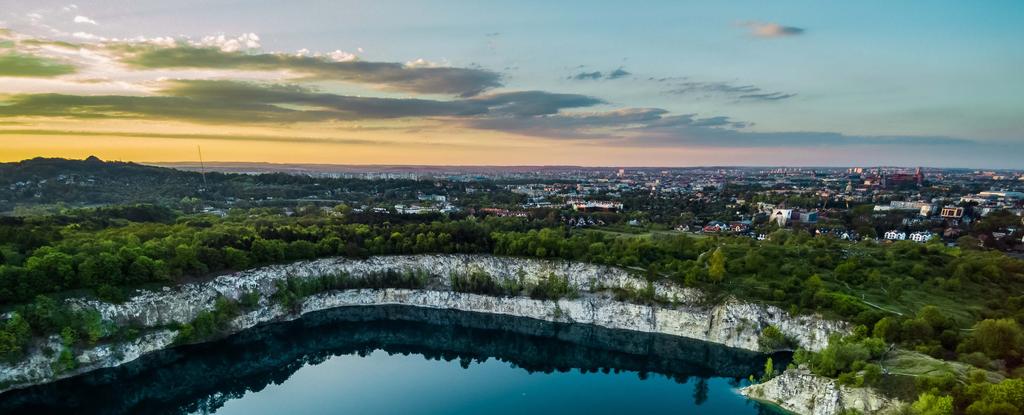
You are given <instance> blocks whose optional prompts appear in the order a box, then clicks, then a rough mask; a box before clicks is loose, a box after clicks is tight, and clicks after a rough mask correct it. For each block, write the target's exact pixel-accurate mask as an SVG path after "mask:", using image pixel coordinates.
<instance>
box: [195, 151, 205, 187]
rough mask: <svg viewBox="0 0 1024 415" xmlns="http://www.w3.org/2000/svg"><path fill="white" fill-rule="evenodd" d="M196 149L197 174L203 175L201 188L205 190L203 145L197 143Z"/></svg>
mask: <svg viewBox="0 0 1024 415" xmlns="http://www.w3.org/2000/svg"><path fill="white" fill-rule="evenodd" d="M196 149H198V150H199V174H202V175H203V190H206V165H205V164H203V147H202V146H199V145H197V146H196Z"/></svg>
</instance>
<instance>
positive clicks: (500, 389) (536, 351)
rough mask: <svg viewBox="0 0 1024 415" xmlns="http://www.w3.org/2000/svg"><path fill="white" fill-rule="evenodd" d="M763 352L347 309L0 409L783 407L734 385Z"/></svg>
mask: <svg viewBox="0 0 1024 415" xmlns="http://www.w3.org/2000/svg"><path fill="white" fill-rule="evenodd" d="M774 358H775V362H776V363H775V364H776V367H778V365H785V356H775V357H774ZM766 359H767V356H765V355H761V354H757V353H752V352H748V351H743V350H739V349H731V348H727V347H724V346H720V345H716V344H712V343H706V342H700V341H695V340H688V339H683V338H678V337H672V336H664V335H653V334H645V333H638V332H630V331H623V330H609V329H603V328H598V327H595V326H590V325H580V324H566V323H549V322H541V321H538V320H532V319H526V318H516V317H508V316H497V315H489V314H478V313H468V312H457V311H448V310H436V309H425V308H414V307H405V306H373V307H344V308H339V309H334V310H328V311H323V312H318V313H313V314H308V315H306V316H304V317H303V318H301V319H298V320H294V321H290V322H282V323H274V324H268V325H264V326H260V327H257V328H254V329H250V330H248V331H245V332H242V333H239V334H237V335H234V336H231V337H228V338H225V339H223V340H219V341H216V342H212V343H206V344H199V345H192V346H185V347H178V348H174V349H170V350H165V351H161V352H157V353H153V354H150V355H147V356H145V357H143V358H141V359H138V360H136V361H134V362H131V363H129V364H126V365H123V366H121V367H117V368H111V369H103V370H98V371H94V372H90V373H87V374H85V375H81V376H77V377H74V378H69V379H65V380H61V381H58V382H54V383H50V384H46V385H40V386H36V387H32V388H27V389H21V390H14V391H10V392H7V393H5V394H3V395H0V413H4V414H15V413H33V414H39V413H75V414H93V413H96V414H100V413H102V414H142V413H144V414H162V413H168V414H187V413H218V414H284V413H290V414H340V413H351V414H521V413H529V414H569V413H587V414H621V413H648V414H669V413H672V414H678V413H687V414H695V413H703V414H721V413H727V414H730V415H740V414H776V413H781V412H778V411H777V410H776V409H774V408H772V407H769V406H765V405H762V404H760V403H757V402H753V401H750V400H747V399H746V398H744V397H742V396H740V395H739V394H738V393H736V391H735V390H736V388H737V387H738V386H741V385H743V384H745V383H746V380H745V379H746V378H747V376H749V375H751V374H754V375H755V376H756V375H759V374H760V373H761V371H762V370H763V366H764V362H765V360H766ZM783 367H784V366H783Z"/></svg>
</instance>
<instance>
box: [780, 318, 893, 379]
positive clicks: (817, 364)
mask: <svg viewBox="0 0 1024 415" xmlns="http://www.w3.org/2000/svg"><path fill="white" fill-rule="evenodd" d="M862 331H866V330H862ZM885 350H886V347H885V343H883V342H882V341H881V340H880V339H878V338H874V337H866V336H864V335H861V334H853V335H850V336H846V337H841V336H833V337H832V338H830V339H829V343H828V346H827V347H826V348H825V349H823V350H821V351H820V352H816V353H815V352H808V351H806V350H798V351H797V353H796V354H795V355H794V360H796V361H797V362H800V363H806V364H808V365H809V366H810V368H811V371H812V372H814V373H816V374H819V375H822V376H827V377H831V378H839V379H840V380H841V381H842V383H846V384H851V385H856V384H863V383H864V379H863V374H862V373H861V371H862V370H864V369H865V368H866V367H867V366H868V365H869V362H871V361H874V360H877V359H878V358H879V357H881V356H882V354H883V353H884V352H885ZM870 370H871V371H872V372H873V370H874V369H870ZM869 375H871V376H873V375H874V374H873V373H869Z"/></svg>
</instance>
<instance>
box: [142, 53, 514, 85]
mask: <svg viewBox="0 0 1024 415" xmlns="http://www.w3.org/2000/svg"><path fill="white" fill-rule="evenodd" d="M257 40H258V39H257ZM126 49H127V54H126V56H125V57H124V58H123V62H125V63H127V64H129V65H132V66H134V67H137V68H150V69H152V68H211V69H244V70H261V71H275V70H288V71H293V72H296V73H298V74H301V75H303V76H305V77H307V78H310V79H320V80H338V81H347V82H356V83H365V84H373V85H378V86H381V87H383V88H386V89H392V90H397V91H406V92H418V93H437V94H455V95H459V96H463V97H469V96H473V95H478V94H480V93H482V92H483V91H486V90H488V89H491V88H495V87H498V86H501V76H500V75H499V74H497V73H496V72H492V71H489V70H485V69H479V68H457V67H445V66H434V65H426V64H411V65H410V64H402V63H393V62H367V61H360V60H355V59H347V57H345V58H346V59H343V60H341V61H337V60H335V59H337V58H338V56H333V57H331V56H328V57H325V56H302V55H299V56H296V55H285V54H274V53H244V52H241V51H236V50H224V49H223V48H217V47H194V46H184V45H178V46H175V47H138V46H134V47H131V46H129V47H127V48H126Z"/></svg>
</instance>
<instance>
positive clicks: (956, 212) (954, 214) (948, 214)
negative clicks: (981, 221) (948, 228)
mask: <svg viewBox="0 0 1024 415" xmlns="http://www.w3.org/2000/svg"><path fill="white" fill-rule="evenodd" d="M939 216H942V217H944V218H946V219H960V218H962V217H964V208H962V207H956V206H946V207H944V208H942V212H940V213H939Z"/></svg>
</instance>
